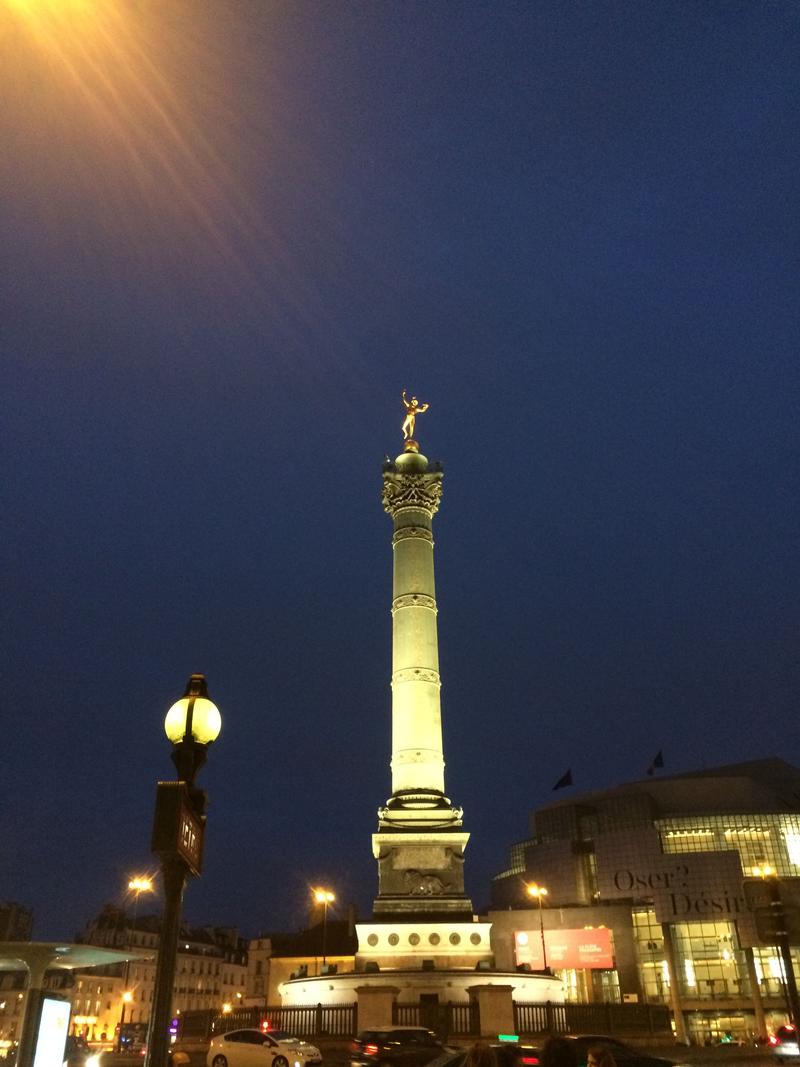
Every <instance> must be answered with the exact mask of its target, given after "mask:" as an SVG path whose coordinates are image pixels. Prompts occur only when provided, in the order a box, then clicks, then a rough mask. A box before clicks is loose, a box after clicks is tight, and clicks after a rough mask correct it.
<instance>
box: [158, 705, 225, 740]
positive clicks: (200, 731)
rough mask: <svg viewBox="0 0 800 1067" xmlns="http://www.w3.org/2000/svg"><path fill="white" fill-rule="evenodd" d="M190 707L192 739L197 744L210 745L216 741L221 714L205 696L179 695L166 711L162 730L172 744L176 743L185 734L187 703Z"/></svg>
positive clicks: (220, 726)
mask: <svg viewBox="0 0 800 1067" xmlns="http://www.w3.org/2000/svg"><path fill="white" fill-rule="evenodd" d="M191 703H193V704H194V707H193V708H192V734H191V736H192V740H193V741H196V742H197V744H199V745H210V744H211V742H212V741H216V739H217V738H218V737H219V732H220V730H221V729H222V716H221V715H220V713H219V708H218V707H217V705H216V704H214V703H213V702H212V701H210V700H208V699H207V698H206V697H188V696H185V697H181V699H180V700H178V701H176V702H175V703H174V704H173V705H172V707H171V708H170V709H169V711H168V712H167V717H166V719H164V732H165V733H166V735H167V737H168V738H169V740H170V741H171V742H172V743H173V745H178V744H180V743H181V741H183V739H184V737H185V735H186V716H187V714H188V712H189V705H190V704H191Z"/></svg>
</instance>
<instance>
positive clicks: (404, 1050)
mask: <svg viewBox="0 0 800 1067" xmlns="http://www.w3.org/2000/svg"><path fill="white" fill-rule="evenodd" d="M443 1052H455V1050H454V1049H446V1048H445V1046H444V1045H443V1044H442V1042H441V1041H440V1040H439V1038H438V1037H437V1036H436V1034H435V1033H434V1032H433V1030H428V1029H427V1027H425V1026H384V1027H381V1028H380V1029H374V1030H364V1031H362V1033H360V1034H359V1035H358V1037H357V1038H356V1039H355V1041H354V1042H353V1044H352V1046H351V1050H350V1067H373V1065H374V1067H378V1065H380V1067H426V1065H427V1064H429V1063H430V1062H431V1060H434V1059H437V1058H438V1057H440V1056H441V1055H442V1053H443Z"/></svg>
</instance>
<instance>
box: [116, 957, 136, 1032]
mask: <svg viewBox="0 0 800 1067" xmlns="http://www.w3.org/2000/svg"><path fill="white" fill-rule="evenodd" d="M125 970H126V971H127V970H128V961H127V960H126V961H125ZM127 984H128V976H127V974H126V975H125V985H126V986H127ZM132 1000H133V993H131V991H130V989H127V988H126V989H125V991H124V992H123V994H122V1011H121V1012H120V1015H119V1037H118V1038H117V1052H122V1028H123V1026H124V1025H125V1008H126V1007H127V1006H128V1004H130V1002H131V1001H132Z"/></svg>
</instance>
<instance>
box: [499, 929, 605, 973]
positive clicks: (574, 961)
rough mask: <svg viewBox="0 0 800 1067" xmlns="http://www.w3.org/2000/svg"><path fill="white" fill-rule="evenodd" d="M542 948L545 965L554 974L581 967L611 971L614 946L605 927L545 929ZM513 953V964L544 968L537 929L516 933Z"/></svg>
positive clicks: (540, 936)
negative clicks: (554, 972)
mask: <svg viewBox="0 0 800 1067" xmlns="http://www.w3.org/2000/svg"><path fill="white" fill-rule="evenodd" d="M544 947H545V950H546V952H547V966H548V967H552V969H553V970H554V971H562V970H581V969H583V968H585V967H594V968H600V969H602V970H611V969H612V968H613V966H614V946H613V944H612V942H611V931H610V930H609V929H608V927H606V926H592V927H588V928H585V929H581V930H545V932H544ZM514 952H515V958H516V962H517V963H527V964H530V966H531V968H532V969H533V970H534V971H540V970H542V969H543V967H544V966H545V961H544V954H543V952H542V935H541V933H540V931H539V930H518V931H517V932H516V933H515V934H514Z"/></svg>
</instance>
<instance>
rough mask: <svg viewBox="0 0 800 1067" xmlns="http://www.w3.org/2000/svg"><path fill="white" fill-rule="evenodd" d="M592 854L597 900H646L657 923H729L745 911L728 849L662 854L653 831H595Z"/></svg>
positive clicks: (735, 857)
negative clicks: (595, 857)
mask: <svg viewBox="0 0 800 1067" xmlns="http://www.w3.org/2000/svg"><path fill="white" fill-rule="evenodd" d="M697 833H698V840H702V838H701V837H700V836H699V834H700V832H699V831H698V832H697ZM595 853H596V856H597V888H598V890H599V892H600V896H601V898H602V899H604V900H615V899H616V900H619V899H624V898H629V899H630V898H632V899H634V900H652V902H653V906H654V908H655V912H656V918H657V919H658V921H659V922H662V923H674V922H697V921H699V920H702V919H727V920H729V921H730V920H735V919H739V918H741V917H742V916H743V915H746V914H747V913H748V911H749V909H748V907H747V902H746V901H745V898H744V892H743V890H742V865H741V861H740V859H739V853H738V852H736V851H735V850H734V849H729V850H726V851H723V852H712V851H709V852H702V851H698V852H681V853H676V852H662V851H661V847H660V841H659V837H658V834H657V833H656V832H655V831H649V830H648V831H642V832H640V833H628V832H625V833H619V834H618V833H610V834H603V835H598V837H597V839H596V841H595Z"/></svg>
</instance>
